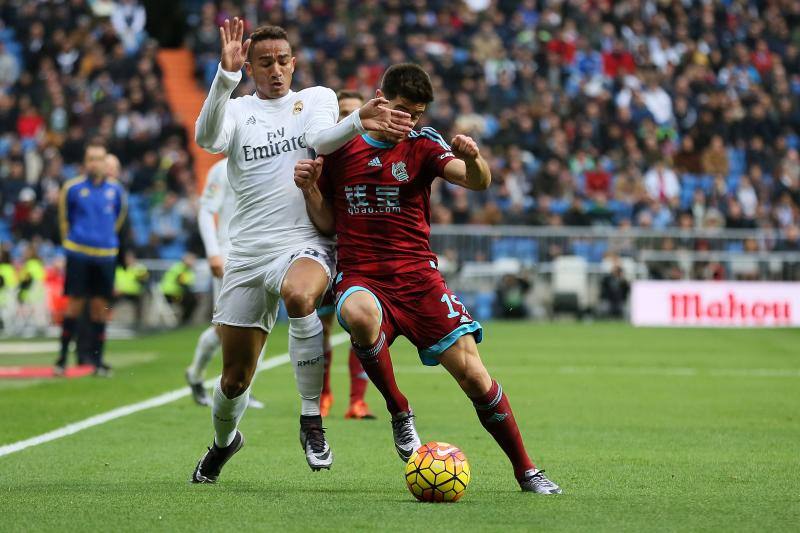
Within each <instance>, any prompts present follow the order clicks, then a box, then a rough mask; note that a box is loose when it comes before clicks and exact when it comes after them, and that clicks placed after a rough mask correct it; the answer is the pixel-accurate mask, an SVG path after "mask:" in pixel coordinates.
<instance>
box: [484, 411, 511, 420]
mask: <svg viewBox="0 0 800 533" xmlns="http://www.w3.org/2000/svg"><path fill="white" fill-rule="evenodd" d="M506 418H508V413H494V414H493V415H492V416H490V417H489V418H488V419H487V420H486V421H487V422H502V421H503V420H505V419H506Z"/></svg>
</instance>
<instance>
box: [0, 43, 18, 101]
mask: <svg viewBox="0 0 800 533" xmlns="http://www.w3.org/2000/svg"><path fill="white" fill-rule="evenodd" d="M18 79H19V63H18V62H17V58H16V57H14V55H13V54H11V53H9V51H8V50H6V45H5V43H4V42H3V41H0V90H4V89H6V88H8V87H11V86H12V85H14V84H15V83H16V82H17V80H18Z"/></svg>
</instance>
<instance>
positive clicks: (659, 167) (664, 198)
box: [644, 160, 681, 203]
mask: <svg viewBox="0 0 800 533" xmlns="http://www.w3.org/2000/svg"><path fill="white" fill-rule="evenodd" d="M644 186H645V187H646V188H647V193H648V194H649V195H650V197H651V198H654V199H656V200H658V201H659V202H662V203H667V202H670V201H671V200H674V199H675V198H677V197H678V196H679V195H680V193H681V185H680V182H679V181H678V176H677V175H676V174H675V171H674V170H672V169H671V168H669V167H667V165H666V163H665V162H664V161H663V160H659V161H658V162H657V163H656V164H655V166H654V167H653V168H651V169H650V170H648V171H647V173H646V174H645V175H644Z"/></svg>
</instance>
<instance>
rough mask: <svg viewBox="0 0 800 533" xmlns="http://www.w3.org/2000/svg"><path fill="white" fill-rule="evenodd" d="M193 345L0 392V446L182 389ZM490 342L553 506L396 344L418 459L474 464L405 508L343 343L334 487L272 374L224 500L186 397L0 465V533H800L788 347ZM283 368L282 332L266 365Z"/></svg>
mask: <svg viewBox="0 0 800 533" xmlns="http://www.w3.org/2000/svg"><path fill="white" fill-rule="evenodd" d="M198 333H199V330H183V331H176V332H171V333H165V334H161V335H156V336H150V337H147V338H143V339H137V340H134V341H116V342H111V343H110V347H109V352H110V358H109V359H110V362H111V363H112V364H114V365H115V366H116V368H118V371H117V374H116V377H115V378H114V379H111V380H103V379H95V378H84V379H80V380H69V381H43V382H25V383H14V382H0V411H1V412H2V413H3V423H2V424H0V444H7V443H10V442H14V441H17V440H20V439H23V438H28V437H32V436H34V435H37V434H40V433H43V432H45V431H48V430H52V429H55V428H57V427H60V426H62V425H64V424H67V423H69V422H75V421H78V420H81V419H83V418H86V417H88V416H91V415H94V414H98V413H101V412H104V411H107V410H109V409H112V408H114V407H119V406H122V405H126V404H129V403H133V402H137V401H140V400H143V399H146V398H149V397H152V396H155V395H157V394H160V393H162V392H165V391H168V390H172V389H175V388H177V387H180V386H181V385H182V383H183V369H184V367H185V366H186V365H187V364H188V362H189V360H190V358H191V353H192V350H193V347H194V342H195V340H196V336H197V334H198ZM485 338H486V340H485V342H484V343H483V344H482V345H481V351H482V353H483V357H484V359H485V360H486V362H487V365H488V366H489V368H490V370H491V371H492V373H493V374H494V376H495V377H496V378H497V379H498V380H499V381H500V382H501V383H502V384H503V387H504V389H505V390H506V392H507V393H508V394H509V397H510V399H511V402H512V405H513V407H514V409H515V414H516V418H517V420H518V422H519V425H520V427H521V430H522V433H523V436H524V437H525V440H526V443H527V445H528V448H529V450H530V452H531V453H532V455H533V457H534V460H535V461H536V462H537V463H539V464H540V466H541V467H543V468H546V469H547V473H548V475H550V476H551V477H552V478H553V479H554V480H555V481H557V482H558V483H560V484H561V485H562V487H563V488H564V491H565V494H564V495H562V496H559V497H544V496H537V495H531V494H522V493H520V492H519V491H518V488H517V485H516V483H515V482H514V480H513V478H512V476H511V470H510V468H509V465H508V464H507V462H506V458H505V456H504V455H502V453H501V452H500V450H499V449H498V448H497V447H496V446H495V444H494V441H493V440H492V439H491V438H490V437H489V436H488V435H487V434H486V433H485V432H484V431H483V429H482V428H481V427H480V424H479V423H478V421H477V419H476V417H475V413H474V411H473V410H472V408H471V406H470V404H469V402H467V401H466V399H465V398H464V397H463V396H462V395H461V392H460V391H459V390H458V389H457V387H456V385H455V383H454V382H453V381H452V379H451V378H450V377H449V376H447V375H446V374H445V373H444V371H443V370H442V369H441V368H438V367H437V368H426V367H422V366H421V365H420V364H419V363H418V360H417V357H416V354H415V352H414V351H413V349H412V347H411V346H410V345H409V344H407V343H406V342H405V341H404V340H400V341H398V342H397V343H396V344H395V346H394V347H393V359H394V361H395V367H396V370H397V374H398V381H399V384H400V386H401V388H402V389H403V390H404V391H405V392H406V394H407V395H408V396H409V398H410V400H411V402H412V405H413V406H414V408H415V411H416V413H417V415H418V421H417V422H418V428H419V431H420V435H421V437H422V440H423V442H426V441H430V440H441V441H446V442H450V443H453V444H455V445H457V446H460V447H461V448H462V449H463V450H464V452H465V453H466V454H467V457H468V459H469V461H470V464H471V466H472V474H473V479H472V483H471V485H470V487H469V489H468V491H467V494H466V495H465V496H464V498H463V499H462V500H461V501H459V502H458V503H456V504H452V505H447V504H440V505H432V504H422V503H417V502H416V501H415V500H414V498H413V497H412V496H411V494H410V493H408V491H407V489H406V487H405V484H404V480H403V465H402V464H401V463H400V461H399V459H398V458H397V456H396V455H395V452H394V450H393V447H392V441H391V430H390V427H389V423H388V417H387V415H386V414H385V411H384V410H383V405H382V402H381V401H380V400H379V398H378V396H377V393H376V391H375V389H374V388H373V387H370V390H369V394H368V398H367V399H368V401H369V403H370V405H371V407H372V408H373V410H374V411H375V412H376V414H378V415H379V420H376V421H350V420H344V419H343V413H344V410H345V409H346V404H347V394H348V390H347V381H348V377H347V370H346V364H347V355H346V346H344V345H340V346H338V347H337V349H336V354H335V359H334V369H333V387H334V394H335V404H334V407H333V410H332V416H331V417H330V418H329V419H327V420H326V426H327V427H328V428H329V432H328V435H329V438H330V442H331V445H332V447H333V449H334V451H335V454H336V460H335V463H334V466H333V469H332V470H331V471H330V472H320V473H312V472H311V471H310V470H309V469H308V467H307V466H306V464H305V461H304V459H303V456H302V452H301V449H300V446H299V444H298V437H297V430H298V423H297V416H298V415H297V413H298V407H299V401H298V398H297V395H296V393H295V391H294V383H293V378H292V375H291V368H290V366H289V365H283V366H281V367H278V368H275V369H272V370H269V371H267V372H264V373H262V374H261V375H260V376H259V377H258V379H257V381H256V384H255V386H254V391H255V393H256V395H257V397H258V398H259V399H262V400H264V401H265V402H266V403H267V408H266V409H264V410H261V411H258V410H249V411H248V412H247V414H246V415H245V417H244V421H243V423H242V426H241V428H242V431H243V433H244V434H245V436H246V445H245V447H244V449H243V450H242V452H240V453H239V454H238V455H237V456H236V457H235V458H234V459H233V460H232V461H231V462H230V463H229V464H228V465H227V466H226V468H225V470H224V471H223V473H222V476H221V477H220V482H219V483H218V484H217V485H211V486H194V485H190V484H188V483H187V480H188V477H189V474H190V472H191V470H192V468H193V467H194V465H195V463H196V461H197V459H198V458H199V457H200V455H201V453H202V452H203V451H204V449H205V448H204V447H205V446H206V445H208V444H209V443H210V441H211V422H210V416H209V411H208V409H202V408H198V407H196V406H194V405H193V404H192V403H191V400H190V399H188V398H185V399H182V400H179V401H177V402H175V403H172V404H169V405H166V406H163V407H158V408H155V409H152V410H148V411H144V412H141V413H137V414H134V415H131V416H129V417H125V418H122V419H119V420H115V421H112V422H109V423H107V424H104V425H102V426H99V427H95V428H91V429H88V430H86V431H83V432H81V433H78V434H76V435H72V436H68V437H66V438H63V439H60V440H57V441H54V442H50V443H47V444H44V445H41V446H37V447H34V448H30V449H27V450H24V451H22V452H19V453H15V454H12V455H10V456H6V457H0V530H2V531H15V530H19V531H21V530H109V529H117V530H125V531H152V530H153V529H156V530H166V531H189V530H198V529H204V530H218V531H223V530H224V531H235V530H239V529H244V530H297V531H300V530H310V529H318V528H324V529H326V530H338V531H352V530H356V529H362V530H363V529H380V530H396V531H407V530H409V529H412V530H414V529H421V528H425V529H428V530H438V531H457V530H459V529H460V530H467V531H477V530H486V531H511V530H533V529H536V530H548V531H555V530H560V531H577V530H585V531H598V530H614V531H621V530H626V531H645V530H646V531H657V530H675V531H686V530H747V529H752V530H760V531H763V530H786V529H793V528H796V527H797V524H798V523H800V475H798V457H800V421H799V420H798V417H800V412H799V411H798V407H799V406H800V350H798V346H800V331H797V330H760V331H743V330H738V331H737V330H724V331H722V330H702V329H698V330H675V329H669V330H667V329H664V330H655V329H633V328H631V327H629V326H626V325H621V324H592V325H577V324H555V325H552V324H547V325H534V324H525V323H492V324H486V337H485ZM0 351H1V350H0ZM285 351H286V329H285V327H278V328H277V329H276V331H275V332H274V334H273V335H272V336H271V339H270V348H269V355H277V354H280V353H283V352H285ZM11 357H14V362H17V361H18V356H0V364H10V363H8V361H11V360H12V359H11ZM36 358H37V359H38V358H39V356H36ZM47 359H48V360H49V359H50V358H47ZM218 368H219V358H216V359H215V360H214V364H213V365H212V370H218Z"/></svg>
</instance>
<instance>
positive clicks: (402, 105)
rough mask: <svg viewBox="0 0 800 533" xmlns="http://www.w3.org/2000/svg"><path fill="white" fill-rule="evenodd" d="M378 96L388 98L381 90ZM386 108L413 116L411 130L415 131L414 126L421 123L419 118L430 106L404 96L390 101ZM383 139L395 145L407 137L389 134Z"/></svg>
mask: <svg viewBox="0 0 800 533" xmlns="http://www.w3.org/2000/svg"><path fill="white" fill-rule="evenodd" d="M376 94H377V96H378V98H382V97H383V98H385V97H386V96H385V95H384V94H383V91H381V90H380V89H378V91H377V93H376ZM386 107H388V108H390V109H397V110H398V111H405V112H406V113H408V114H409V115H411V122H412V124H411V128H412V129H413V128H414V126H416V125H417V122H419V118H420V117H421V116H422V114H423V113H424V112H425V109H426V108H427V107H428V104H425V103H421V102H412V101H411V100H408V99H406V98H403V97H402V96H396V97H395V98H393V99H391V100H389V103H388V104H387V105H386ZM383 137H384V138H385V139H386V140H388V141H390V142H393V143H395V144H397V143H400V142H402V141H404V140H405V137H403V136H400V135H390V134H388V133H386V134H384V135H383Z"/></svg>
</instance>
